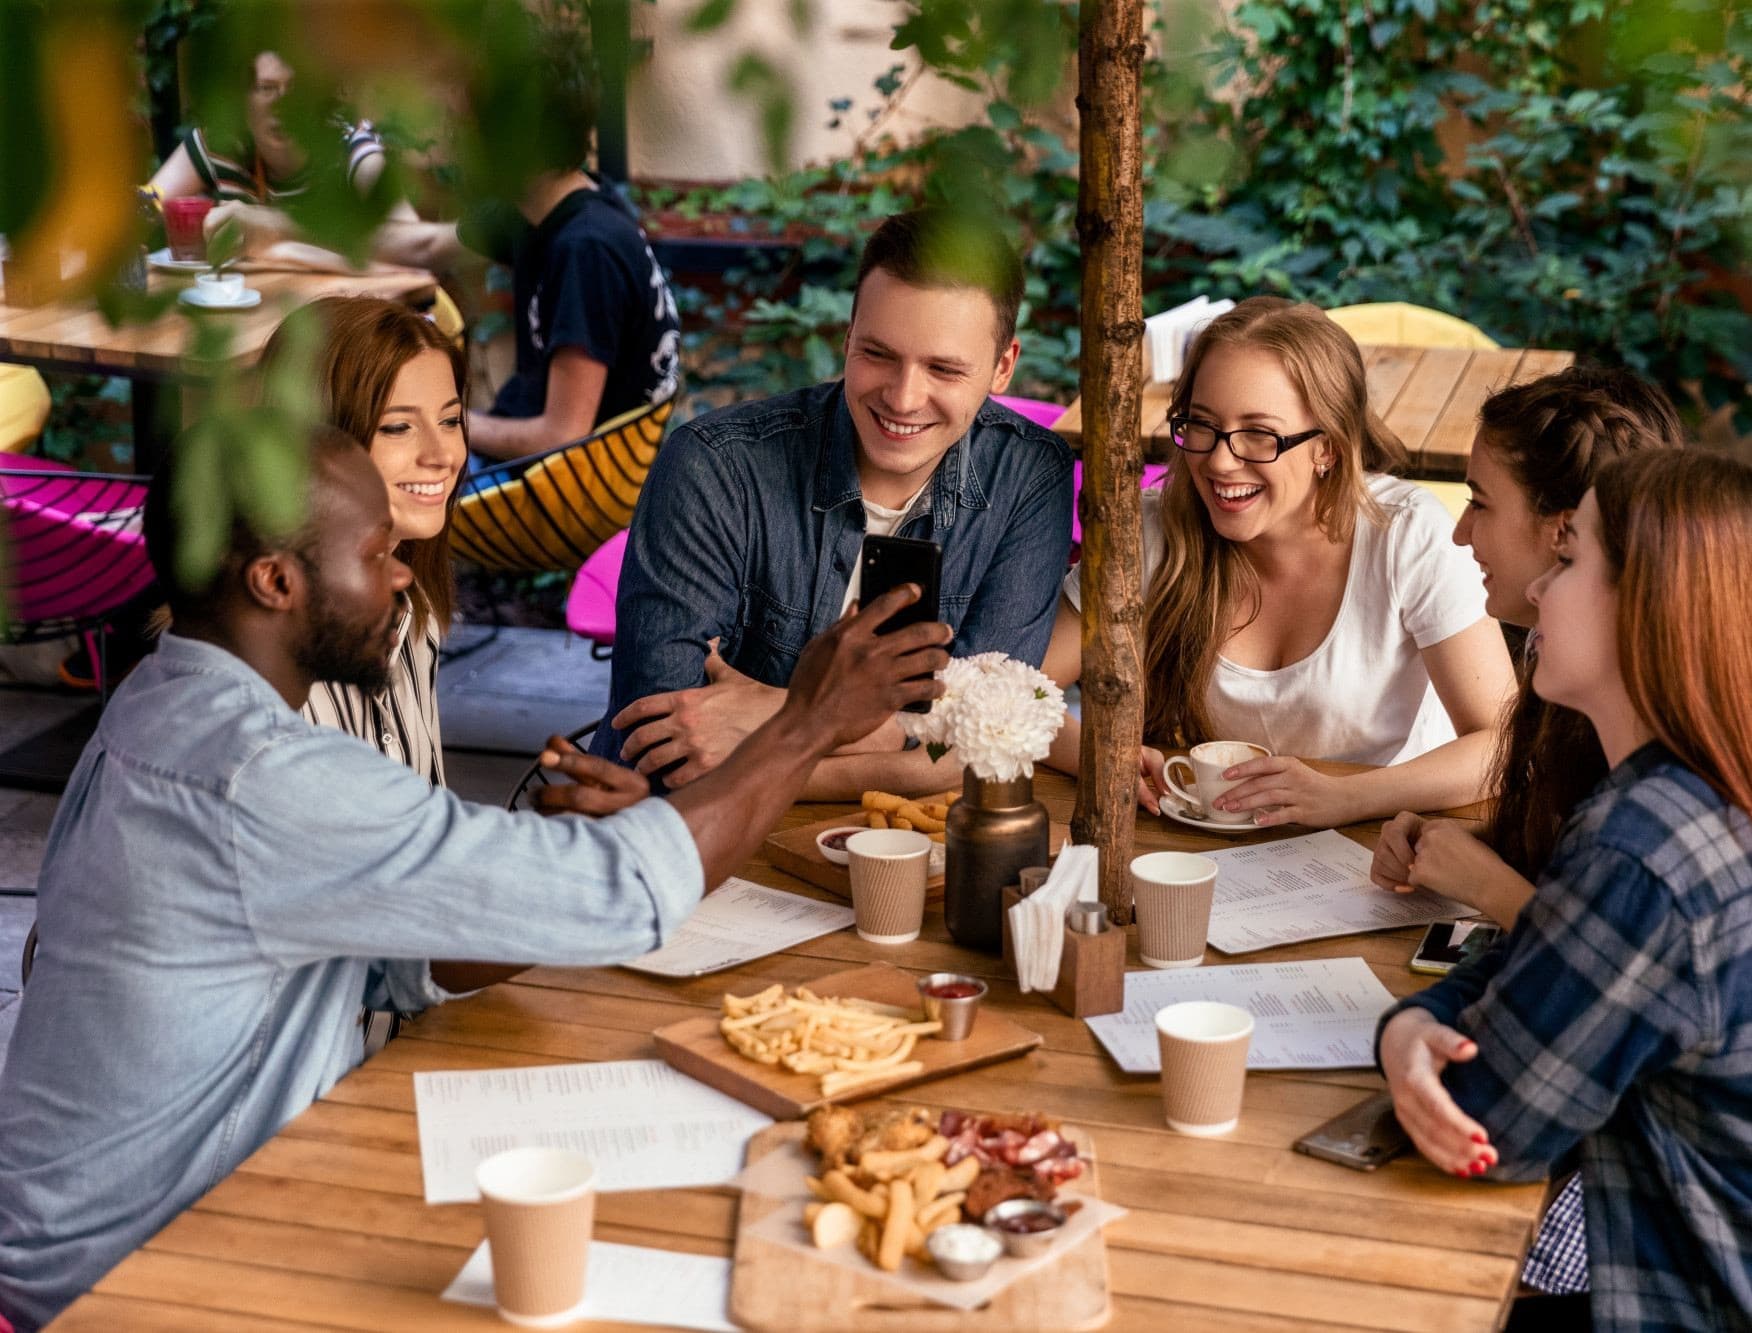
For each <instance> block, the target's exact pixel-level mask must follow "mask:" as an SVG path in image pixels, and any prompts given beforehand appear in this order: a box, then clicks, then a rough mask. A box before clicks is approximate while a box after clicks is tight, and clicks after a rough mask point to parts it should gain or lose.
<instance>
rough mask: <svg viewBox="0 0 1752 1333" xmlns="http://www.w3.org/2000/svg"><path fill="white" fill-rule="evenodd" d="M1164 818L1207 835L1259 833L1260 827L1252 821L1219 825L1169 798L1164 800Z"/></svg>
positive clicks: (1231, 835)
mask: <svg viewBox="0 0 1752 1333" xmlns="http://www.w3.org/2000/svg"><path fill="white" fill-rule="evenodd" d="M1162 816H1163V818H1165V819H1172V820H1173V821H1174V822H1175V823H1177V824H1185V825H1186V826H1187V827H1188V828H1195V829H1203V830H1204V831H1205V832H1206V833H1222V834H1226V835H1228V836H1230V837H1233V836H1234V835H1235V834H1237V833H1258V832H1259V826H1258V825H1257V824H1255V823H1253V821H1251V820H1249V821H1248V822H1247V823H1245V824H1219V823H1218V822H1217V821H1216V820H1214V819H1205V818H1204V817H1203V816H1201V815H1195V814H1193V813H1192V812H1191V811H1189V810H1184V809H1182V808H1181V807H1180V806H1178V805H1176V804H1175V803H1174V800H1173V798H1172V797H1168V796H1164V797H1163V798H1162Z"/></svg>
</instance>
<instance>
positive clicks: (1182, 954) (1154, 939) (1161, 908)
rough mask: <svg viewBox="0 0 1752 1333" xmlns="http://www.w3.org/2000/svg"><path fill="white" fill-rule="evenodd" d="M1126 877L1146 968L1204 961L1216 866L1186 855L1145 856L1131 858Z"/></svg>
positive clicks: (1166, 853)
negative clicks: (1130, 891) (1130, 889)
mask: <svg viewBox="0 0 1752 1333" xmlns="http://www.w3.org/2000/svg"><path fill="white" fill-rule="evenodd" d="M1131 878H1132V907H1133V911H1134V913H1135V915H1136V917H1137V922H1138V958H1139V960H1140V961H1141V962H1142V963H1143V964H1144V965H1145V966H1146V967H1197V966H1198V965H1199V964H1200V963H1202V962H1204V951H1205V936H1206V935H1208V934H1209V933H1210V927H1211V902H1212V900H1213V899H1214V898H1215V897H1216V892H1217V863H1216V862H1215V861H1213V860H1211V859H1210V858H1209V857H1208V856H1194V855H1193V854H1192V853H1191V852H1147V853H1145V854H1144V855H1143V856H1138V857H1134V858H1132V863H1131Z"/></svg>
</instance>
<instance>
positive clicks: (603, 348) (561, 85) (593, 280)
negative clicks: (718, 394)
mask: <svg viewBox="0 0 1752 1333" xmlns="http://www.w3.org/2000/svg"><path fill="white" fill-rule="evenodd" d="M530 77H531V78H532V79H535V80H538V81H539V87H540V94H541V99H542V104H543V109H542V111H541V114H540V120H541V122H542V124H541V126H540V127H538V129H537V130H536V131H532V134H533V138H532V140H531V142H530V144H528V145H526V146H525V151H526V156H528V157H529V159H530V160H532V161H533V162H534V164H535V170H534V172H533V174H532V175H530V176H529V177H528V179H527V180H525V181H523V182H522V185H521V188H520V189H519V190H518V191H517V194H516V197H515V199H514V200H485V201H482V202H480V203H477V204H476V205H475V206H473V207H472V208H470V209H468V210H467V211H466V212H465V214H464V216H463V218H462V220H461V221H460V222H422V221H419V220H417V219H414V218H412V217H401V216H392V217H391V218H390V220H389V221H388V222H386V223H385V224H384V226H383V227H382V229H381V230H380V231H379V232H378V234H377V237H376V239H375V241H374V244H373V253H374V254H375V255H376V257H377V258H379V259H383V260H387V261H389V262H391V263H396V264H408V265H412V266H414V267H416V268H424V269H429V270H432V271H434V272H438V273H447V272H454V271H456V270H457V269H458V267H459V266H462V265H466V264H471V263H478V262H479V260H480V259H481V258H483V257H484V258H486V259H491V260H494V261H496V262H498V263H501V264H506V265H509V266H510V268H511V270H512V302H511V313H512V323H513V326H514V328H515V332H516V340H517V358H516V365H515V369H514V371H513V373H512V375H511V378H510V379H508V380H507V381H506V382H505V383H504V384H503V385H502V386H500V389H499V392H498V394H497V396H496V397H495V398H494V400H493V405H492V407H491V408H490V409H489V410H488V411H486V412H479V411H471V412H470V413H469V446H470V448H472V449H473V450H474V451H475V453H476V454H478V455H480V456H481V457H482V458H484V459H486V460H488V461H489V462H491V461H508V460H512V459H518V458H525V457H528V456H530V455H533V454H539V453H543V452H545V451H547V450H549V449H555V448H558V447H559V446H561V445H564V444H569V443H571V442H572V441H574V440H579V439H582V438H583V437H585V436H587V435H589V434H590V433H591V432H592V431H593V430H595V429H596V428H597V427H598V426H600V425H602V424H604V423H606V422H608V421H611V420H613V419H614V418H616V417H620V416H623V415H625V414H626V413H628V412H632V411H635V410H637V409H639V408H643V407H648V406H649V405H651V404H653V403H658V402H662V401H663V400H665V399H667V398H671V397H674V395H675V394H676V393H677V392H678V390H679V388H680V385H681V323H680V318H679V316H678V315H677V313H676V308H675V298H674V296H673V295H672V294H671V293H670V290H669V282H668V279H667V278H666V277H665V276H664V273H663V269H662V266H661V265H659V264H658V262H657V257H656V256H655V255H654V254H653V253H652V252H651V247H650V244H649V243H648V242H647V241H646V239H645V233H644V232H643V231H642V230H641V229H640V227H639V220H638V215H637V214H636V213H635V212H634V211H633V208H632V206H631V205H630V204H628V203H627V201H626V200H625V199H624V198H623V197H622V196H621V194H620V193H619V192H618V191H616V190H615V189H614V188H613V187H611V186H609V185H608V184H607V183H606V182H604V181H603V180H602V179H601V178H600V177H597V176H595V175H593V174H592V173H591V172H589V171H588V170H586V169H585V168H584V167H583V166H582V165H581V163H580V160H581V158H582V157H583V156H584V153H585V150H586V148H587V146H588V144H589V142H590V139H591V136H592V134H593V132H594V129H595V101H594V89H593V88H591V87H588V86H585V85H582V84H580V82H579V81H578V80H577V79H576V78H575V77H572V76H570V75H569V74H568V72H567V71H566V70H564V69H562V68H560V67H559V65H558V64H557V63H556V64H554V65H552V66H547V67H542V68H537V69H534V70H531V71H530Z"/></svg>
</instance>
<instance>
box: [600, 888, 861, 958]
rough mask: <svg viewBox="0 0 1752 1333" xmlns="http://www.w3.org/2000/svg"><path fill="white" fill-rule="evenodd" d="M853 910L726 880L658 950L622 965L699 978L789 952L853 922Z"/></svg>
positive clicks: (840, 905) (778, 890)
mask: <svg viewBox="0 0 1752 1333" xmlns="http://www.w3.org/2000/svg"><path fill="white" fill-rule="evenodd" d="M852 919H853V912H852V909H851V908H849V907H846V906H844V905H842V904H839V903H821V902H816V901H815V900H814V899H813V898H805V897H803V896H801V895H800V894H795V893H787V892H786V891H785V890H784V889H769V888H767V887H766V886H765V885H762V884H753V883H750V882H749V881H748V880H745V879H734V878H732V879H727V880H725V881H724V883H723V885H722V886H720V887H719V888H718V889H717V890H716V891H715V892H712V893H708V894H707V895H706V896H705V897H704V898H702V899H701V900H700V905H699V906H698V907H696V908H694V910H693V914H692V915H691V916H689V917H688V919H687V920H686V921H685V922H683V923H682V926H681V929H679V930H678V931H676V932H675V934H674V936H672V937H671V939H670V941H669V943H667V944H665V945H664V946H663V947H662V948H661V949H658V950H656V951H655V952H652V953H648V954H646V955H645V956H644V957H643V958H635V959H633V961H632V962H630V963H626V964H623V966H625V967H628V968H631V969H632V970H633V971H635V972H650V973H652V974H654V975H656V976H660V977H700V976H705V975H706V974H707V973H708V972H721V971H723V970H724V969H725V968H727V967H737V966H740V965H741V964H743V963H747V962H751V961H753V960H754V959H756V958H765V957H766V956H767V955H768V954H773V953H778V952H779V951H780V950H781V949H789V948H790V947H791V946H792V945H795V944H802V943H803V942H804V941H805V940H812V939H815V938H816V937H817V936H820V935H831V934H832V933H833V932H834V931H836V930H844V929H845V928H846V927H847V926H849V925H851V924H852Z"/></svg>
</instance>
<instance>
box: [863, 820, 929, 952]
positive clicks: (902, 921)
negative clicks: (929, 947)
mask: <svg viewBox="0 0 1752 1333" xmlns="http://www.w3.org/2000/svg"><path fill="white" fill-rule="evenodd" d="M933 846H935V844H934V843H933V842H932V841H931V840H930V839H929V838H927V837H926V836H925V835H924V834H922V833H920V832H918V831H917V830H915V829H894V828H885V829H865V830H864V831H863V832H862V833H854V834H852V836H851V837H850V838H847V839H846V855H847V856H848V857H849V858H850V865H849V866H848V867H847V868H848V870H850V872H851V877H852V911H853V912H855V913H856V914H857V923H856V924H857V930H858V937H859V938H860V939H865V940H868V941H870V943H872V944H907V943H909V942H911V941H912V940H916V939H917V938H918V937H919V931H920V929H922V928H923V926H924V924H925V888H926V884H927V882H928V881H929V879H930V876H931V848H932V847H933Z"/></svg>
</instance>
